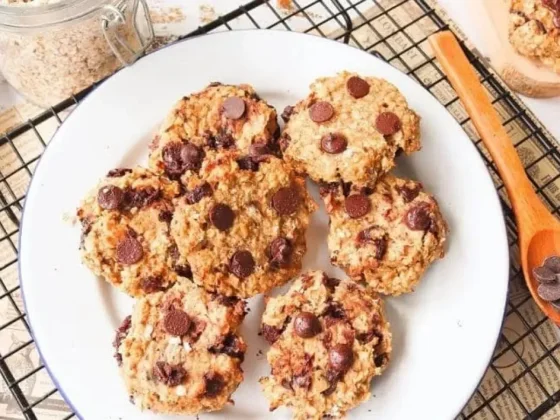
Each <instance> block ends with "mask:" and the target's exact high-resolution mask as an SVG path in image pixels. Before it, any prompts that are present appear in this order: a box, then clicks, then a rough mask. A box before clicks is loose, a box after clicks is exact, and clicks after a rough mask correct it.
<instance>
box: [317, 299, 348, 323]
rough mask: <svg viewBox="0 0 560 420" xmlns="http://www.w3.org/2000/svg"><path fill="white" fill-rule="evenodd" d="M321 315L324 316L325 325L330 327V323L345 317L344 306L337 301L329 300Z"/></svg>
mask: <svg viewBox="0 0 560 420" xmlns="http://www.w3.org/2000/svg"><path fill="white" fill-rule="evenodd" d="M322 316H323V317H324V318H325V324H326V326H327V327H330V326H331V325H333V324H336V323H337V322H339V321H341V320H343V319H345V318H346V312H344V308H343V307H342V306H341V305H340V304H339V303H337V302H330V303H329V304H328V305H327V307H326V308H325V310H324V311H323V314H322Z"/></svg>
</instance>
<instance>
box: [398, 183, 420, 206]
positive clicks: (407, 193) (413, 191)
mask: <svg viewBox="0 0 560 420" xmlns="http://www.w3.org/2000/svg"><path fill="white" fill-rule="evenodd" d="M396 190H397V192H398V193H399V194H400V195H401V196H402V198H403V200H404V202H405V203H410V202H411V201H412V200H414V199H415V198H416V197H418V194H419V193H420V184H415V185H414V186H413V187H409V186H408V185H403V186H402V187H396Z"/></svg>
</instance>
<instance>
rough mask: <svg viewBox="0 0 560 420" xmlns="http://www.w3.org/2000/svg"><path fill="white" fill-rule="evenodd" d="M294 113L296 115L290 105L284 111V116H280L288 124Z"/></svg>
mask: <svg viewBox="0 0 560 420" xmlns="http://www.w3.org/2000/svg"><path fill="white" fill-rule="evenodd" d="M293 113H294V107H293V106H291V105H288V106H287V107H286V108H284V111H283V112H282V115H280V116H281V117H282V119H283V120H284V122H285V123H287V122H288V121H289V120H290V117H291V116H292V114H293Z"/></svg>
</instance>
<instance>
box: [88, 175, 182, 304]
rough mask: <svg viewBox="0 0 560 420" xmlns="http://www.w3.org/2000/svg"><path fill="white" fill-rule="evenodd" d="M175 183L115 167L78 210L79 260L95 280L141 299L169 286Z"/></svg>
mask: <svg viewBox="0 0 560 420" xmlns="http://www.w3.org/2000/svg"><path fill="white" fill-rule="evenodd" d="M178 194H179V185H178V184H177V183H176V182H173V181H170V180H168V179H167V178H165V177H162V176H159V175H156V174H154V173H152V172H151V171H149V170H147V169H142V168H136V169H134V170H131V169H116V170H113V171H110V172H109V174H107V177H106V178H105V179H103V181H102V182H101V183H100V184H99V185H98V186H97V187H96V188H95V189H94V190H93V191H92V193H91V194H90V195H89V196H88V197H87V198H86V199H85V200H84V202H83V203H82V206H81V207H80V208H79V209H78V218H79V220H80V221H81V223H82V227H83V231H82V243H81V247H80V248H81V255H82V260H83V262H84V263H85V265H86V266H87V267H89V268H90V269H91V270H92V271H93V272H94V273H95V274H96V275H97V276H100V277H102V278H104V279H105V280H107V281H108V282H109V283H111V284H112V285H114V286H115V287H117V288H119V289H120V290H122V291H124V292H126V293H128V294H129V295H131V296H142V295H144V294H146V293H153V292H156V291H159V290H163V289H165V288H167V287H169V286H170V285H171V284H173V283H174V282H175V280H176V279H177V274H180V275H182V276H189V275H190V274H189V271H190V269H189V268H188V267H187V266H179V265H177V264H176V259H177V251H176V247H175V245H174V243H173V241H172V239H171V235H170V230H169V223H170V222H171V217H172V215H173V205H172V199H173V198H175V197H176V196H177V195H178Z"/></svg>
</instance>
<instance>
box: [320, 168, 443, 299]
mask: <svg viewBox="0 0 560 420" xmlns="http://www.w3.org/2000/svg"><path fill="white" fill-rule="evenodd" d="M369 192H370V191H363V192H352V193H350V194H349V195H348V194H345V191H343V188H342V187H338V188H337V187H333V186H330V187H328V188H324V189H322V195H323V196H324V200H325V204H326V207H327V212H328V213H329V215H330V220H331V225H330V230H329V237H328V245H329V250H330V252H331V261H332V263H333V264H334V265H337V266H339V267H341V268H342V269H343V270H345V271H346V273H347V274H348V275H349V276H351V277H353V278H355V279H358V280H364V281H365V282H366V283H367V284H368V285H369V286H371V287H372V288H373V289H374V290H375V291H376V292H379V293H383V294H388V295H400V294H401V293H407V292H411V291H413V290H414V287H415V286H416V285H417V283H418V282H419V281H420V278H421V277H422V275H423V274H424V272H425V271H426V269H427V268H428V266H429V265H430V264H431V263H432V262H433V261H435V260H436V259H438V258H442V257H443V255H444V244H445V240H446V237H447V224H446V222H445V220H444V219H443V216H442V214H441V212H440V210H439V207H438V204H437V202H436V200H435V199H434V197H432V196H431V195H429V194H427V193H425V192H424V191H422V186H421V185H420V184H419V183H417V182H414V181H410V180H405V179H399V178H396V177H394V176H393V175H391V174H387V175H385V176H384V177H383V178H381V179H380V180H379V182H378V183H377V185H376V186H375V188H374V189H373V191H372V192H371V194H368V193H369Z"/></svg>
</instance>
